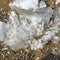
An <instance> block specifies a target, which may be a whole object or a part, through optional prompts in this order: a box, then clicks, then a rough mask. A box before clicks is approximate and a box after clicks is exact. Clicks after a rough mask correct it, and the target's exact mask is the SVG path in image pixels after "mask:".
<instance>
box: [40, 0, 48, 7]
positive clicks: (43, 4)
mask: <svg viewBox="0 0 60 60" xmlns="http://www.w3.org/2000/svg"><path fill="white" fill-rule="evenodd" d="M39 6H40V8H45V7H47V5H46V3H45V2H44V1H41V2H40V4H39Z"/></svg>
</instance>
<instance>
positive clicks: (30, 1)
mask: <svg viewBox="0 0 60 60" xmlns="http://www.w3.org/2000/svg"><path fill="white" fill-rule="evenodd" d="M41 3H43V4H42V5H45V6H41ZM41 3H40V6H41V8H40V7H38V0H14V1H13V3H10V4H9V5H10V6H11V7H13V8H11V9H12V10H14V11H11V12H10V13H9V21H8V22H7V23H6V24H5V25H6V26H5V28H6V32H3V33H6V37H5V38H4V39H5V41H4V44H6V45H8V46H10V47H11V48H12V49H13V50H14V51H17V50H19V49H21V48H22V49H25V48H27V47H29V46H30V47H31V49H34V50H37V49H42V48H43V47H44V46H45V44H47V43H48V42H49V41H50V40H51V41H52V42H54V43H56V42H58V41H59V37H57V36H56V33H58V31H59V29H60V28H59V25H60V21H59V18H58V19H57V16H59V17H60V15H58V13H59V12H57V11H56V12H57V13H56V18H55V20H56V19H57V21H56V23H54V24H53V26H52V27H50V26H49V25H50V22H51V21H50V18H51V17H52V15H53V12H54V10H53V9H52V8H51V7H46V4H45V2H44V1H43V2H41ZM37 7H38V8H39V9H38V8H37ZM42 7H43V8H42ZM31 9H32V10H31ZM58 10H60V9H58ZM47 27H49V28H47ZM45 29H46V30H45ZM1 31H3V30H1ZM4 39H2V40H4Z"/></svg>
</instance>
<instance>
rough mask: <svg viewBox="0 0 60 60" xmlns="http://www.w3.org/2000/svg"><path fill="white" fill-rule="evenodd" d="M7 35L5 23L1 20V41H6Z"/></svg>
mask: <svg viewBox="0 0 60 60" xmlns="http://www.w3.org/2000/svg"><path fill="white" fill-rule="evenodd" d="M5 37H6V29H5V23H4V22H1V21H0V41H4V40H5Z"/></svg>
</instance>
